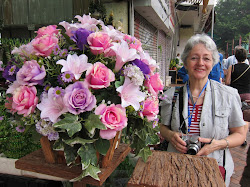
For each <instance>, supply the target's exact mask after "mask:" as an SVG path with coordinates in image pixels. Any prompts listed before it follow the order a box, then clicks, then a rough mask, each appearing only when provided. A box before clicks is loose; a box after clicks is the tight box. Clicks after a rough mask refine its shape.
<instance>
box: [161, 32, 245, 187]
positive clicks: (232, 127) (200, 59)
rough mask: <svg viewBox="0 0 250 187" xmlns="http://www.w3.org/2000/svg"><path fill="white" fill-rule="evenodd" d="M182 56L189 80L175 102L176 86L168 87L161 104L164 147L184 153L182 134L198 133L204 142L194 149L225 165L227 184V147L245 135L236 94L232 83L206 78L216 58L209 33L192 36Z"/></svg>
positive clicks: (230, 166) (230, 169) (230, 162)
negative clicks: (222, 82)
mask: <svg viewBox="0 0 250 187" xmlns="http://www.w3.org/2000/svg"><path fill="white" fill-rule="evenodd" d="M181 59H182V61H183V62H184V66H185V68H186V70H187V71H188V75H189V81H188V82H187V83H186V84H185V85H184V87H183V89H180V91H179V94H178V95H177V97H175V99H174V100H175V102H173V101H172V100H173V98H174V97H173V95H174V92H175V88H170V89H168V90H167V91H166V92H165V93H164V94H166V96H167V99H166V100H164V101H163V102H162V108H161V117H162V124H161V129H160V131H161V135H162V136H163V137H164V138H165V139H166V140H167V141H168V142H169V145H168V150H167V151H171V152H178V153H187V152H188V147H187V143H186V141H184V137H185V136H186V135H188V136H191V135H193V136H194V135H197V136H199V139H198V140H199V142H201V143H202V144H203V145H204V146H202V148H200V149H198V150H197V155H199V156H208V157H212V158H215V159H216V160H217V161H218V165H219V166H223V165H224V168H225V169H226V179H225V182H226V185H227V186H229V183H230V177H231V175H232V173H233V170H234V164H233V160H232V156H231V154H230V151H229V149H228V148H232V147H236V146H239V145H241V144H242V143H243V142H244V140H245V137H246V134H245V133H244V125H245V122H244V120H243V116H242V112H241V100H240V97H239V94H238V92H237V90H236V89H234V88H232V87H229V86H225V85H223V84H221V83H218V82H217V81H214V80H210V79H208V75H209V73H210V71H211V70H212V68H213V65H214V64H215V63H216V62H218V61H219V53H218V51H217V48H216V44H215V43H214V41H213V40H212V39H211V38H210V37H209V36H207V35H205V34H197V35H194V36H192V37H191V38H190V39H189V40H188V42H187V44H186V46H185V49H184V52H183V53H182V56H181ZM175 93H176V92H175ZM175 95H176V94H175ZM172 105H174V106H172ZM180 108H182V109H181V110H180ZM184 134H185V136H184ZM223 161H224V164H223Z"/></svg>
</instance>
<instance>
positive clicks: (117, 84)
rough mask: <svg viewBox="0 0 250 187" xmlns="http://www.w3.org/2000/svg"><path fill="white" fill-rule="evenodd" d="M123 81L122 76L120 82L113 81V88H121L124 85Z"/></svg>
mask: <svg viewBox="0 0 250 187" xmlns="http://www.w3.org/2000/svg"><path fill="white" fill-rule="evenodd" d="M124 80H125V78H124V76H120V81H115V87H116V88H118V87H120V86H122V85H123V83H124Z"/></svg>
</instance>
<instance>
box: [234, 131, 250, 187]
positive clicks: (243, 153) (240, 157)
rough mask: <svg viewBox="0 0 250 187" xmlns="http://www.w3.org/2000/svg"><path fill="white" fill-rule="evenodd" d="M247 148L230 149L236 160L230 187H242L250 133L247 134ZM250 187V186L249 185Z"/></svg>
mask: <svg viewBox="0 0 250 187" xmlns="http://www.w3.org/2000/svg"><path fill="white" fill-rule="evenodd" d="M247 143H248V144H247V146H245V147H242V146H239V147H235V148H232V149H230V151H231V154H232V156H233V160H234V174H233V175H232V177H231V183H230V186H229V187H240V186H241V185H240V184H239V182H240V179H241V176H242V173H243V171H244V167H245V165H246V158H247V151H248V147H249V144H250V132H248V134H247ZM249 186H250V184H249Z"/></svg>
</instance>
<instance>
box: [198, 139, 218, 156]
mask: <svg viewBox="0 0 250 187" xmlns="http://www.w3.org/2000/svg"><path fill="white" fill-rule="evenodd" d="M199 142H201V144H205V145H204V146H203V147H202V148H201V149H200V151H199V152H198V153H197V154H196V155H198V156H207V155H209V154H210V153H212V152H214V151H215V150H217V149H218V147H219V144H218V141H217V140H215V139H211V138H201V137H199Z"/></svg>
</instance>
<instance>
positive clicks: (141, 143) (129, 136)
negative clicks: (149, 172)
mask: <svg viewBox="0 0 250 187" xmlns="http://www.w3.org/2000/svg"><path fill="white" fill-rule="evenodd" d="M158 132H159V126H156V127H153V126H152V123H149V122H148V121H146V120H145V119H144V120H143V119H141V118H133V117H129V121H128V127H127V129H126V133H124V134H125V135H126V136H125V137H124V140H123V141H125V142H126V143H132V144H131V146H130V147H131V148H132V150H134V153H135V155H136V156H141V157H142V158H143V160H144V161H146V160H147V158H148V157H149V156H150V155H151V151H150V150H149V145H156V144H158V143H159V142H160V140H159V137H158V135H157V133H158Z"/></svg>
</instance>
